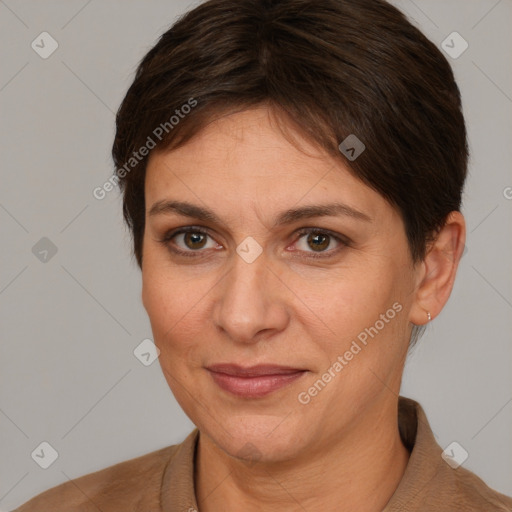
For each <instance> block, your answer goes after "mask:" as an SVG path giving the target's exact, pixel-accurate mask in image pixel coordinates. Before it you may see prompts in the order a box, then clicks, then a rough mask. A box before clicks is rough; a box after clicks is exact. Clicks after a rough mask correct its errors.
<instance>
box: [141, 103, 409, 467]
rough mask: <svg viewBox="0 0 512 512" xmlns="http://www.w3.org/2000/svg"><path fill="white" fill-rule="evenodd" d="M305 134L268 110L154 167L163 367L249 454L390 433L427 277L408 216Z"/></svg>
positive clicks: (234, 447) (153, 275)
mask: <svg viewBox="0 0 512 512" xmlns="http://www.w3.org/2000/svg"><path fill="white" fill-rule="evenodd" d="M299 140H300V142H301V144H302V148H303V149H304V150H305V152H307V153H308V154H305V153H304V152H302V151H299V150H298V149H297V147H295V146H294V145H292V144H291V143H290V142H288V140H287V139H286V138H285V137H284V136H283V135H282V132H281V131H280V130H279V129H278V128H277V127H276V126H275V123H274V122H272V121H271V120H270V117H269V111H268V110H267V109H266V108H263V107H261V108H258V109H252V110H248V111H245V112H243V113H239V114H234V115H231V116H228V117H224V118H222V119H220V120H218V121H216V122H214V123H212V124H210V125H209V126H208V127H207V128H205V129H204V130H203V131H202V132H201V133H199V134H198V135H197V136H196V137H195V138H194V139H193V140H191V141H190V142H189V143H188V144H187V145H185V146H183V147H181V148H179V149H177V150H172V151H170V152H161V153H159V152H153V153H152V154H151V156H150V159H149V162H148V167H147V176H146V184H145V194H146V230H145V234H144V243H143V268H142V276H143V302H144V306H145V308H146V310H147V312H148V314H149V318H150V321H151V326H152V329H153V334H154V340H155V343H156V345H157V346H158V348H159V349H160V364H161V367H162V369H163V371H164V374H165V377H166V379H167V382H168V384H169V386H170V387H171V389H172V391H173V393H174V395H175V397H176V399H177V400H178V402H179V403H180V405H181V406H182V408H183V409H184V411H185V412H186V414H187V415H188V416H189V417H190V418H191V420H192V421H193V422H194V423H195V424H196V425H197V426H198V428H199V429H200V430H201V432H203V433H204V434H206V435H207V436H208V437H209V438H210V439H212V440H213V441H214V442H215V444H216V445H217V446H218V447H220V448H221V449H222V450H223V451H225V452H226V453H228V454H230V455H233V456H236V455H237V454H239V455H240V456H242V455H245V456H250V453H249V452H252V453H253V455H254V456H255V457H257V458H262V459H264V460H286V459H288V458H294V457H299V456H301V455H307V454H308V453H311V452H312V451H316V452H318V450H321V449H328V448H329V445H330V444H332V443H333V442H335V441H336V439H339V438H341V437H343V436H345V435H347V434H348V433H349V432H351V431H353V429H366V431H368V429H378V428H379V425H378V422H377V418H379V417H380V416H381V415H382V411H384V410H386V408H387V409H388V410H389V408H390V407H391V409H393V404H394V403H396V399H397V398H396V397H397V394H398V392H399V386H400V379H401V373H402V369H403V363H404V359H405V355H406V352H407V347H408V340H409V335H410V326H411V324H410V319H409V313H410V310H411V306H412V304H413V300H414V291H415V287H416V286H417V281H418V271H417V269H416V268H415V266H413V264H412V261H411V257H410V253H409V249H408V244H407V239H406V235H405V231H404V224H403V222H402V220H401V217H400V216H399V214H398V213H397V212H396V211H395V209H394V208H392V207H391V206H390V205H389V204H388V203H387V202H386V201H385V200H384V198H383V197H382V196H380V195H379V194H378V193H377V192H375V191H374V190H372V189H370V188H369V187H368V186H366V185H365V184H363V183H362V182H361V181H360V180H358V179H356V178H355V177H354V176H353V175H351V174H350V173H349V172H348V171H347V169H346V168H345V167H344V165H343V163H342V162H341V161H340V160H335V159H334V158H332V157H330V156H327V154H326V153H324V152H323V151H321V150H319V149H318V148H315V147H314V146H312V145H311V144H310V143H308V142H307V141H306V140H303V139H299ZM364 142H365V143H366V144H371V141H364ZM335 204H336V205H338V206H337V207H335V206H333V205H335ZM321 210H324V211H321ZM206 213H208V215H206ZM184 229H186V230H187V232H183V231H182V230H184ZM370 423H371V424H370ZM246 452H248V453H246Z"/></svg>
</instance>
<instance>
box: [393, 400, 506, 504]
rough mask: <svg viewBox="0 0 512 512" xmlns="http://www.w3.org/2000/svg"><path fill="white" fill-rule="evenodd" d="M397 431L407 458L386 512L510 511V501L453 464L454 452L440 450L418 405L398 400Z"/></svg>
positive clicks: (457, 464)
mask: <svg viewBox="0 0 512 512" xmlns="http://www.w3.org/2000/svg"><path fill="white" fill-rule="evenodd" d="M399 428H400V435H401V437H402V441H403V442H404V444H405V445H406V446H407V448H408V449H409V451H410V457H409V462H408V464H407V467H406V470H405V473H404V475H403V477H402V481H401V482H400V484H399V486H398V489H397V491H396V492H395V494H394V495H393V497H392V499H391V500H390V502H389V506H388V507H387V508H386V509H385V511H386V512H396V511H402V510H409V511H420V510H421V511H423V510H429V511H430V510H436V511H438V512H454V511H464V512H482V511H484V510H485V511H486V512H512V498H510V497H509V496H506V495H504V494H501V493H499V492H498V491H495V490H494V489H492V488H490V487H489V486H488V485H487V484H486V483H485V482H484V481H483V480H482V479H481V478H479V477H478V476H477V475H476V474H475V473H473V472H472V471H469V470H468V469H466V468H463V467H462V466H461V465H460V463H457V458H456V454H455V453H454V449H450V451H449V452H448V451H447V450H448V449H445V450H444V451H443V449H442V448H441V447H440V446H439V444H438V443H437V441H436V439H435V437H434V434H433V432H432V429H431V428H430V425H429V423H428V420H427V417H426V415H425V411H424V410H423V408H422V407H421V405H420V404H419V403H418V402H416V401H414V400H411V399H409V398H404V397H400V400H399Z"/></svg>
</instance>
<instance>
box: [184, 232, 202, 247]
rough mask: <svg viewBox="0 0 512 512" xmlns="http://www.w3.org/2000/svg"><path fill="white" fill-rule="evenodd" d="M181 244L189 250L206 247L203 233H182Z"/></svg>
mask: <svg viewBox="0 0 512 512" xmlns="http://www.w3.org/2000/svg"><path fill="white" fill-rule="evenodd" d="M183 242H184V243H185V245H186V246H187V247H188V248H189V249H192V250H194V249H202V248H203V247H204V246H205V245H206V235H205V234H204V233H184V237H183Z"/></svg>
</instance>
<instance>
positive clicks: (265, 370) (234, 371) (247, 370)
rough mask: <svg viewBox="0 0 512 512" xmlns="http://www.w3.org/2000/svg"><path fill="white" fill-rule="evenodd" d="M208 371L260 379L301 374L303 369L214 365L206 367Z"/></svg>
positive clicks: (275, 366)
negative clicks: (268, 376) (269, 376)
mask: <svg viewBox="0 0 512 512" xmlns="http://www.w3.org/2000/svg"><path fill="white" fill-rule="evenodd" d="M207 369H208V370H210V371H212V372H216V373H224V374H225V375H232V376H234V377H260V376H263V375H287V374H290V373H297V372H303V371H305V369H303V368H292V367H290V366H280V365H275V364H260V365H256V366H245V367H244V366H240V365H237V364H229V363H223V364H214V365H211V366H208V367H207Z"/></svg>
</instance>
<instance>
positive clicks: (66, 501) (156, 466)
mask: <svg viewBox="0 0 512 512" xmlns="http://www.w3.org/2000/svg"><path fill="white" fill-rule="evenodd" d="M179 446H180V445H173V446H167V447H165V448H161V449H159V450H156V451H153V452H151V453H147V454H145V455H142V456H140V457H135V458H132V459H129V460H126V461H123V462H119V463H118V464H115V465H113V466H109V467H107V468H104V469H101V470H99V471H95V472H93V473H89V474H87V475H84V476H81V477H79V478H75V479H73V480H69V481H67V482H64V483H62V484H60V485H57V486H55V487H52V488H51V489H48V490H46V491H44V492H42V493H41V494H38V495H37V496H35V497H34V498H32V499H31V500H29V501H27V502H26V503H24V504H23V505H21V506H20V507H18V508H17V509H15V510H14V511H12V512H35V511H37V512H43V511H51V512H59V511H66V512H74V511H80V512H89V511H91V512H92V511H94V512H97V511H98V510H102V512H110V511H112V512H114V511H119V510H123V511H125V512H129V511H131V510H138V509H137V508H136V507H137V505H138V504H142V503H143V504H144V507H146V508H147V509H148V510H155V511H157V510H159V500H160V487H161V482H162V476H163V473H164V471H165V468H166V467H167V465H168V463H169V462H170V461H171V460H172V458H173V457H174V455H175V453H176V451H177V449H178V448H179Z"/></svg>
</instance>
